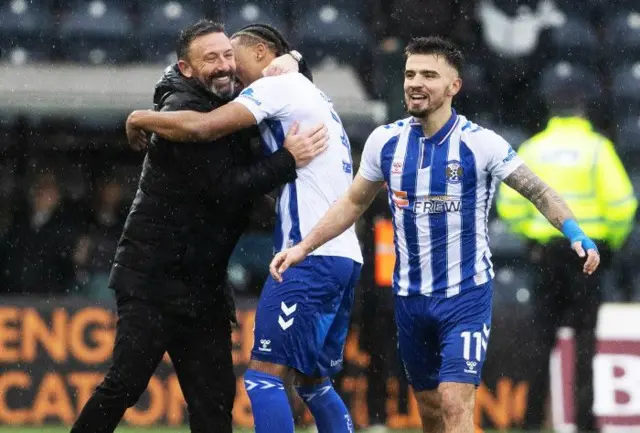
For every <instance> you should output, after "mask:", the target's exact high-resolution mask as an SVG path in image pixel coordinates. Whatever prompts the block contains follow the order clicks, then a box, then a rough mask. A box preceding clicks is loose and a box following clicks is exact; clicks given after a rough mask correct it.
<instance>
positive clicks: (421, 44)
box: [404, 36, 464, 73]
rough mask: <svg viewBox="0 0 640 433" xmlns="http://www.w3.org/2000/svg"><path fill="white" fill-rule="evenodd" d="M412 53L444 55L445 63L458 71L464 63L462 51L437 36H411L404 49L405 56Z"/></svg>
mask: <svg viewBox="0 0 640 433" xmlns="http://www.w3.org/2000/svg"><path fill="white" fill-rule="evenodd" d="M412 54H435V55H438V56H444V58H445V59H446V60H447V63H449V64H450V65H451V66H453V67H454V68H455V69H456V71H458V73H460V72H461V71H462V66H463V63H464V58H463V56H462V51H460V50H459V49H458V47H457V46H456V45H455V44H454V43H453V42H451V41H448V40H446V39H443V38H440V37H437V36H429V37H420V38H413V39H411V41H410V42H409V43H408V44H407V47H406V48H405V50H404V55H405V57H409V56H410V55H412Z"/></svg>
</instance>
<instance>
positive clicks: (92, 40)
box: [59, 0, 133, 65]
mask: <svg viewBox="0 0 640 433" xmlns="http://www.w3.org/2000/svg"><path fill="white" fill-rule="evenodd" d="M70 6H71V10H70V11H69V12H68V13H67V14H65V15H64V17H63V18H62V21H61V23H60V28H59V38H60V45H61V49H62V55H63V58H64V59H65V60H67V61H72V62H78V63H88V64H94V65H97V64H104V63H124V62H127V61H129V60H131V55H132V53H131V46H132V45H133V44H132V40H131V34H132V31H133V23H132V22H131V18H130V15H129V14H128V12H127V10H126V9H125V8H124V7H122V6H120V5H118V4H117V3H116V2H108V1H104V0H77V1H75V2H74V3H71V5H70Z"/></svg>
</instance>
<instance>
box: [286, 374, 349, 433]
mask: <svg viewBox="0 0 640 433" xmlns="http://www.w3.org/2000/svg"><path fill="white" fill-rule="evenodd" d="M297 390H298V395H300V398H302V400H303V401H304V402H305V404H306V405H307V406H308V407H309V410H310V411H311V414H312V415H313V417H314V418H315V420H316V427H317V428H318V433H353V421H351V416H350V415H349V411H348V410H347V407H346V406H345V405H344V402H343V401H342V399H341V398H340V396H339V395H338V393H337V392H336V390H335V389H334V388H333V385H332V384H331V380H330V379H327V380H326V381H324V382H323V383H321V384H320V385H314V386H301V387H298V388H297Z"/></svg>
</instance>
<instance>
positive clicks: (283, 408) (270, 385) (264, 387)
mask: <svg viewBox="0 0 640 433" xmlns="http://www.w3.org/2000/svg"><path fill="white" fill-rule="evenodd" d="M244 386H245V388H246V389H247V394H249V400H251V411H252V412H253V422H254V424H255V426H256V433H276V432H278V433H280V432H282V433H293V429H294V427H293V413H292V412H291V406H290V405H289V399H288V398H287V393H286V392H285V390H284V384H283V383H282V379H280V378H279V377H277V376H272V375H270V374H267V373H262V372H260V371H255V370H247V371H246V373H245V374H244Z"/></svg>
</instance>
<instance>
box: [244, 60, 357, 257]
mask: <svg viewBox="0 0 640 433" xmlns="http://www.w3.org/2000/svg"><path fill="white" fill-rule="evenodd" d="M235 102H238V103H240V104H242V105H244V106H245V107H247V108H248V109H249V110H250V111H251V112H252V113H253V115H254V116H255V118H256V121H257V122H258V123H259V126H260V133H261V135H262V142H263V145H264V148H265V151H266V152H275V151H276V150H278V149H279V148H281V147H282V145H283V143H284V139H285V134H286V131H288V130H289V128H290V127H291V125H293V123H294V122H295V121H298V122H300V129H301V130H304V129H305V128H308V127H311V126H314V125H317V124H319V123H324V124H325V125H326V126H327V128H329V148H328V149H327V150H326V151H324V152H323V153H322V154H320V155H318V156H317V157H316V158H315V159H314V160H313V161H311V163H309V164H308V165H307V166H306V167H303V168H300V169H298V170H297V174H298V178H297V179H296V180H295V181H294V182H291V183H289V184H287V185H285V186H284V187H283V188H282V190H281V192H280V196H279V197H278V203H277V207H276V211H277V213H276V227H275V234H274V249H275V250H276V251H280V250H281V249H283V248H287V247H290V246H292V245H295V244H297V243H298V242H300V241H301V240H302V238H303V237H305V236H306V235H307V233H309V231H311V229H312V228H313V227H314V226H315V225H316V224H317V223H318V221H320V218H322V217H323V216H324V214H325V213H326V212H327V210H329V207H330V206H331V205H332V204H333V203H334V202H335V201H336V200H337V199H338V198H340V197H341V196H343V195H344V194H345V193H346V192H347V190H348V189H349V186H350V185H351V183H352V182H353V168H352V160H351V145H350V144H349V138H348V137H347V134H346V132H345V130H344V128H343V126H342V121H341V120H340V117H339V116H338V114H337V113H336V112H335V110H334V109H333V104H332V102H331V100H330V99H329V98H328V97H327V96H326V95H325V94H324V93H323V92H322V91H320V89H318V88H317V87H316V86H315V85H314V84H313V83H312V82H311V81H309V80H308V79H307V78H305V77H304V75H302V74H295V73H294V74H285V75H279V76H275V77H265V78H261V79H259V80H257V81H255V82H254V83H253V84H251V85H250V86H249V87H247V88H246V89H244V90H243V91H242V93H240V95H239V96H238V97H237V98H236V99H235ZM312 254H313V255H320V256H338V257H347V258H350V259H353V260H355V261H356V262H359V263H362V252H361V251H360V244H359V242H358V238H357V237H356V232H355V228H354V227H353V226H351V227H350V228H349V229H348V230H347V231H345V232H344V233H342V234H341V235H340V236H338V237H336V238H335V239H332V240H331V241H329V242H327V243H326V244H324V245H322V246H321V247H319V248H317V249H316V250H315V251H314V252H313V253H312Z"/></svg>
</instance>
